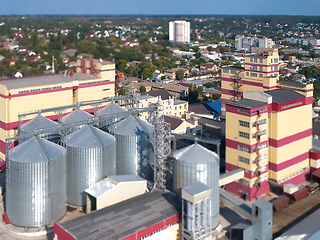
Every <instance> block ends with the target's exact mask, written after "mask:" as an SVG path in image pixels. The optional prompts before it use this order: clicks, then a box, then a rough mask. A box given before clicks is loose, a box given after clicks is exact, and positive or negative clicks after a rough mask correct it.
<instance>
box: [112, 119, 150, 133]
mask: <svg viewBox="0 0 320 240" xmlns="http://www.w3.org/2000/svg"><path fill="white" fill-rule="evenodd" d="M153 132H154V128H153V126H152V125H151V124H150V123H148V122H146V121H144V120H141V119H140V118H137V117H134V116H130V117H127V118H126V119H124V120H122V121H120V122H118V123H116V124H115V125H114V133H115V134H118V135H126V136H136V135H143V134H150V133H153Z"/></svg>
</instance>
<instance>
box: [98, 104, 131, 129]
mask: <svg viewBox="0 0 320 240" xmlns="http://www.w3.org/2000/svg"><path fill="white" fill-rule="evenodd" d="M126 111H127V110H125V109H123V108H122V107H119V106H118V105H116V104H114V103H110V104H109V105H107V106H105V107H103V108H100V109H99V110H98V111H96V113H95V115H96V116H97V117H100V118H101V119H100V122H99V128H100V129H102V130H104V131H107V132H108V127H109V126H110V124H111V123H110V122H109V121H107V120H106V119H103V116H106V117H107V116H109V115H111V114H114V115H115V116H116V117H115V118H114V122H118V121H119V120H121V119H122V118H123V117H121V116H118V117H117V115H119V114H120V115H121V113H123V112H126Z"/></svg>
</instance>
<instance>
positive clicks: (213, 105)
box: [205, 100, 221, 114]
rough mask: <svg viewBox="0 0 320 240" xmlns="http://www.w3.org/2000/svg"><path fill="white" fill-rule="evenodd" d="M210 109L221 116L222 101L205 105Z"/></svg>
mask: <svg viewBox="0 0 320 240" xmlns="http://www.w3.org/2000/svg"><path fill="white" fill-rule="evenodd" d="M205 104H206V105H207V106H208V107H210V108H212V109H213V110H214V111H216V112H217V113H219V114H221V100H218V101H215V102H208V103H205Z"/></svg>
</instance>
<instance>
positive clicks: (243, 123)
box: [238, 120, 250, 128]
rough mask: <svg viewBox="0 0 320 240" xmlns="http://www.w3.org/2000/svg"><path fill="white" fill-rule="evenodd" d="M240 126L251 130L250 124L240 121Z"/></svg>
mask: <svg viewBox="0 0 320 240" xmlns="http://www.w3.org/2000/svg"><path fill="white" fill-rule="evenodd" d="M238 125H239V126H241V127H246V128H249V126H250V124H249V122H245V121H242V120H238Z"/></svg>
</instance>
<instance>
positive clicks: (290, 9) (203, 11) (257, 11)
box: [0, 0, 320, 16]
mask: <svg viewBox="0 0 320 240" xmlns="http://www.w3.org/2000/svg"><path fill="white" fill-rule="evenodd" d="M168 6H170V7H169V8H168ZM303 6H312V7H305V8H302V7H301V1H298V0H292V1H290V4H288V2H287V1H276V0H270V1H268V2H267V4H265V2H262V1H260V2H258V3H257V1H254V0H246V1H236V0H230V1H228V4H225V3H223V2H218V1H212V0H211V1H209V0H204V1H201V4H196V5H195V4H194V1H191V0H186V1H183V2H182V1H168V0H164V1H162V2H161V5H159V4H157V3H155V2H150V1H146V0H140V1H138V2H137V1H128V0H123V1H122V4H121V6H120V7H119V5H118V4H113V2H111V1H102V0H92V1H90V4H89V6H88V4H87V2H85V1H81V0H80V1H79V0H78V1H74V0H70V1H62V0H57V1H55V2H54V3H52V2H44V1H40V0H31V1H22V0H17V1H15V4H12V2H9V1H5V2H3V3H1V10H0V14H3V15H12V14H17V15H40V14H45V15H47V14H48V15H50V14H52V15H60V14H61V15H68V14H70V15H86V14H87V15H96V14H99V15H304V16H319V12H318V9H319V8H320V2H319V1H316V0H306V1H304V2H303Z"/></svg>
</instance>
